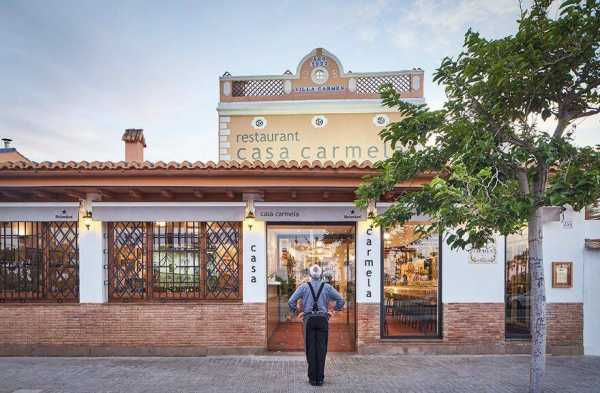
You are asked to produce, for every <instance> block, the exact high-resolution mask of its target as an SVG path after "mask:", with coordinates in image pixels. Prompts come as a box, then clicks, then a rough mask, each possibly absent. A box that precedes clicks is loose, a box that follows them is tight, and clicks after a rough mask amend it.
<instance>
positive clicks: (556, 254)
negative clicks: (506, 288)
mask: <svg viewBox="0 0 600 393" xmlns="http://www.w3.org/2000/svg"><path fill="white" fill-rule="evenodd" d="M584 218H585V215H584V212H574V211H573V210H572V209H567V210H566V211H565V212H564V213H563V214H562V217H560V219H559V221H550V222H546V223H545V224H544V241H543V244H544V248H543V252H544V274H545V277H546V302H548V303H581V302H583V285H584V284H583V267H584V266H583V250H584V237H585V236H584V224H585V220H584ZM552 262H573V287H572V288H552Z"/></svg>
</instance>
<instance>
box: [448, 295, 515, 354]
mask: <svg viewBox="0 0 600 393" xmlns="http://www.w3.org/2000/svg"><path fill="white" fill-rule="evenodd" d="M442 326H443V338H444V341H445V342H448V343H453V344H455V343H467V344H480V343H494V344H496V343H499V342H502V341H504V303H446V304H444V308H443V320H442Z"/></svg>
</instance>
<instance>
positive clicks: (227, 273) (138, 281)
mask: <svg viewBox="0 0 600 393" xmlns="http://www.w3.org/2000/svg"><path fill="white" fill-rule="evenodd" d="M240 231H241V225H240V223H237V222H152V223H149V222H115V223H110V224H109V226H108V241H109V245H110V247H109V264H108V269H109V280H108V281H109V283H108V286H109V297H110V300H112V301H140V300H152V299H155V300H161V301H162V300H185V299H232V300H235V299H239V298H240V296H241V290H240V281H241V278H240Z"/></svg>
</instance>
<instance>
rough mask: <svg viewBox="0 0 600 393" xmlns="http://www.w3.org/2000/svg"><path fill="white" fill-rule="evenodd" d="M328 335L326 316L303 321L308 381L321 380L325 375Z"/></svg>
mask: <svg viewBox="0 0 600 393" xmlns="http://www.w3.org/2000/svg"><path fill="white" fill-rule="evenodd" d="M328 336H329V322H328V321H327V318H326V317H324V316H316V317H310V318H307V319H306V321H304V350H305V352H306V361H307V362H308V379H309V380H310V381H322V380H323V379H324V377H325V375H324V374H325V358H326V357H327V337H328Z"/></svg>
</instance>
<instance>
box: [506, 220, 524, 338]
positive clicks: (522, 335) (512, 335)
mask: <svg viewBox="0 0 600 393" xmlns="http://www.w3.org/2000/svg"><path fill="white" fill-rule="evenodd" d="M524 230H526V229H524ZM527 255H528V256H529V244H528V245H527ZM507 263H508V236H504V266H503V267H504V339H505V340H510V341H531V316H529V333H527V334H522V333H521V334H520V333H515V334H511V335H509V334H508V329H507V328H506V327H507V322H508V319H507V315H506V310H507V307H506V305H507V302H506V300H507V295H508V291H507V286H508V285H507V284H508V281H507V280H508V272H507ZM527 275H528V279H527V282H528V285H529V288H528V291H529V296H531V271H530V269H529V258H528V260H527ZM530 307H531V300H530ZM530 310H531V308H530Z"/></svg>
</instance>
